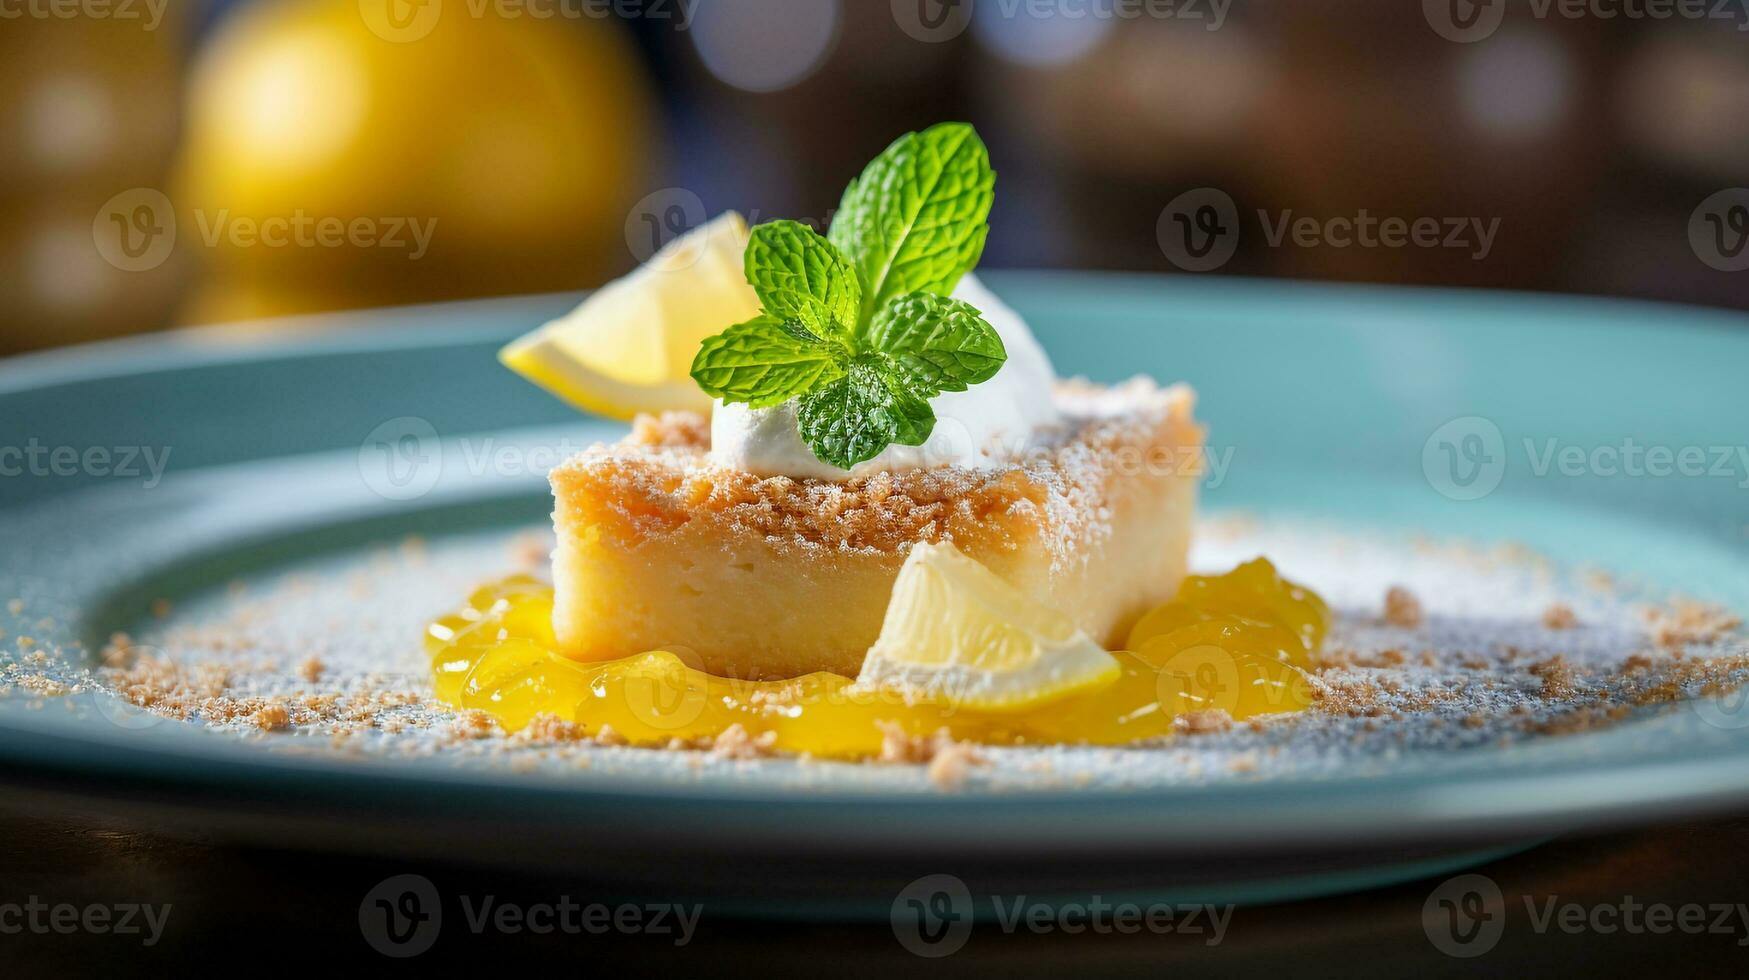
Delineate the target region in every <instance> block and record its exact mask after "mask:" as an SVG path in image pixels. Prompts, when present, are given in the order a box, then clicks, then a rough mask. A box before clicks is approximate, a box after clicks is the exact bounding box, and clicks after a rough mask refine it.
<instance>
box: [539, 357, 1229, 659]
mask: <svg viewBox="0 0 1749 980" xmlns="http://www.w3.org/2000/svg"><path fill="white" fill-rule="evenodd" d="M1041 397H1046V396H1045V395H1044V393H1042V392H1041ZM1049 397H1054V399H1055V401H1056V404H1057V408H1058V409H1059V411H1060V413H1061V416H1062V420H1063V421H1062V422H1061V423H1060V424H1057V425H1052V426H1048V427H1045V428H1042V429H1040V430H1038V431H1035V432H1033V433H1030V434H1029V435H1028V437H1027V438H1026V439H1024V440H1023V444H1022V445H1018V446H1014V447H1011V448H1010V449H1009V451H1007V452H1005V453H1001V454H998V455H997V456H996V457H995V459H994V460H993V461H992V462H990V463H989V464H988V465H979V466H975V467H974V466H940V467H934V468H922V469H911V470H897V471H880V472H876V473H873V474H869V475H864V476H858V477H854V478H851V479H849V480H844V481H836V480H819V479H797V478H791V477H783V476H775V477H761V476H756V475H754V474H751V473H748V472H745V471H742V470H739V469H735V468H732V467H727V466H723V465H721V464H718V463H716V462H715V461H713V460H712V459H711V457H710V455H709V448H710V424H709V420H708V419H706V418H705V417H704V416H701V415H697V414H693V413H688V412H669V413H664V414H663V415H661V416H648V415H646V416H641V417H640V418H639V419H638V420H637V421H636V422H635V423H634V425H633V429H632V432H631V434H630V435H628V436H627V437H626V438H624V439H622V440H621V441H619V442H616V443H612V444H598V445H596V446H592V447H590V448H589V449H587V450H584V451H583V452H581V453H579V454H577V455H576V456H574V457H572V458H571V459H569V460H567V461H565V462H564V463H563V464H561V465H560V466H558V467H556V468H555V469H554V470H553V472H552V485H553V495H554V500H555V509H554V514H553V523H554V526H555V528H556V530H557V532H558V548H557V550H556V551H555V552H554V555H553V585H554V590H555V605H554V615H553V625H554V629H555V632H556V634H557V638H558V642H559V645H560V648H561V649H562V650H563V651H564V652H565V653H566V654H567V655H569V656H572V657H575V658H577V659H581V660H607V659H613V658H618V657H624V656H629V655H631V654H635V653H640V652H644V651H649V650H669V651H672V652H675V653H677V654H679V655H680V656H682V657H683V658H685V659H687V660H688V661H689V662H690V663H691V664H692V666H695V667H698V668H700V669H703V670H707V671H710V672H711V673H714V674H718V675H721V676H728V677H741V678H760V679H765V678H774V677H787V676H794V675H797V674H802V673H807V672H809V671H815V670H829V671H835V672H838V673H842V674H849V675H854V674H856V673H857V670H858V669H859V668H860V666H861V664H862V660H863V656H864V654H865V653H866V652H867V650H868V648H869V647H870V645H871V644H873V643H874V641H875V639H876V638H877V636H879V634H880V630H881V621H882V618H883V615H884V614H885V611H886V608H887V602H888V598H889V597H890V595H891V593H892V588H893V581H894V579H895V578H896V577H897V575H898V573H899V568H900V566H901V565H902V564H903V563H904V561H905V557H906V555H907V554H908V552H909V551H910V549H911V546H912V545H914V544H916V543H917V542H931V543H936V542H943V541H945V542H950V543H952V544H953V545H954V546H955V547H957V548H958V549H959V550H960V551H962V552H963V553H965V554H966V555H968V556H970V557H972V558H975V559H977V560H978V561H979V562H982V563H983V564H984V565H986V566H987V567H989V568H990V569H991V570H992V571H994V572H995V573H996V574H998V575H1000V576H1002V577H1003V578H1004V579H1006V580H1007V581H1008V582H1009V583H1010V584H1012V585H1014V586H1015V587H1016V588H1018V589H1020V590H1021V591H1022V592H1023V593H1025V594H1027V595H1029V596H1031V597H1033V598H1035V599H1036V600H1037V601H1039V602H1040V603H1044V604H1046V605H1049V606H1050V607H1051V608H1054V609H1056V610H1059V611H1060V612H1062V613H1064V614H1066V615H1067V616H1068V617H1069V618H1070V619H1072V620H1073V621H1074V622H1075V624H1076V625H1077V626H1079V627H1080V628H1081V629H1082V630H1084V631H1086V632H1087V634H1088V635H1089V636H1091V637H1093V638H1094V639H1096V640H1099V641H1100V642H1102V643H1104V644H1105V645H1107V646H1108V647H1114V646H1116V645H1118V644H1120V643H1121V642H1122V639H1123V636H1124V635H1125V632H1126V631H1127V630H1128V628H1129V626H1130V625H1131V624H1132V623H1133V622H1134V621H1135V619H1136V618H1137V617H1139V616H1140V615H1141V613H1142V612H1143V611H1145V610H1146V609H1147V608H1148V607H1149V606H1150V605H1152V604H1155V603H1158V602H1160V601H1162V600H1164V599H1166V598H1168V597H1170V596H1171V595H1172V594H1173V591H1174V590H1175V589H1176V588H1177V586H1178V582H1179V580H1180V579H1181V578H1182V577H1183V575H1184V567H1185V559H1186V552H1187V550H1188V547H1189V543H1190V527H1191V518H1192V515H1193V512H1194V510H1195V505H1196V488H1197V484H1198V482H1199V480H1200V476H1201V472H1202V467H1201V463H1202V446H1203V431H1202V427H1201V426H1200V425H1199V424H1198V423H1197V422H1196V421H1195V420H1194V418H1193V416H1192V407H1193V403H1194V395H1193V393H1192V392H1191V390H1190V389H1189V388H1187V387H1185V386H1183V385H1175V386H1172V387H1167V388H1161V387H1159V386H1157V385H1155V384H1154V383H1153V382H1151V381H1148V380H1146V379H1140V378H1139V379H1136V380H1133V381H1130V382H1126V383H1124V384H1122V385H1117V386H1113V387H1099V386H1095V385H1091V384H1087V383H1085V382H1077V381H1071V382H1064V383H1061V384H1058V385H1057V386H1056V388H1055V391H1054V392H1053V393H1052V395H1050V396H1049Z"/></svg>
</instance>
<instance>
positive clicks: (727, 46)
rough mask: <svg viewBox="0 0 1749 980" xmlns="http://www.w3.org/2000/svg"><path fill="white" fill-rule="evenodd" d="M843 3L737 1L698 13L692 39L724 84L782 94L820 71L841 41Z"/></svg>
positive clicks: (706, 7) (705, 7)
mask: <svg viewBox="0 0 1749 980" xmlns="http://www.w3.org/2000/svg"><path fill="white" fill-rule="evenodd" d="M839 2H840V0H735V2H733V3H707V4H702V5H700V6H699V8H698V13H697V15H696V16H695V18H694V20H693V23H692V27H691V29H690V30H689V32H688V33H689V35H690V36H691V38H692V43H693V46H694V48H695V49H696V50H697V51H698V56H699V59H700V60H701V61H703V62H704V66H705V67H706V68H707V69H709V70H710V73H711V74H712V75H715V76H716V77H717V78H718V80H720V81H722V82H724V83H725V84H728V85H732V86H734V87H735V88H738V89H742V90H744V91H748V92H777V91H781V90H783V89H786V88H790V87H792V86H794V85H797V84H799V83H801V82H802V81H803V80H805V79H807V78H808V77H809V76H811V75H813V74H814V73H815V72H816V71H818V70H819V68H820V65H821V64H822V63H823V62H824V61H825V60H826V58H827V56H829V55H830V54H831V53H832V48H833V46H834V45H835V44H836V43H837V40H838V31H839V23H840V19H841V11H840V10H839Z"/></svg>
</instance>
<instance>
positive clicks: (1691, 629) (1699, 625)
mask: <svg viewBox="0 0 1749 980" xmlns="http://www.w3.org/2000/svg"><path fill="white" fill-rule="evenodd" d="M1646 624H1647V626H1648V627H1649V628H1650V631H1651V634H1652V642H1654V643H1656V644H1657V645H1658V646H1661V647H1663V648H1665V649H1672V648H1678V647H1684V646H1687V645H1688V644H1690V643H1714V642H1717V641H1719V640H1722V639H1724V638H1725V637H1726V636H1728V635H1729V634H1730V633H1731V631H1732V630H1734V629H1736V628H1737V627H1739V626H1741V625H1743V621H1742V620H1741V619H1740V618H1738V617H1737V616H1735V615H1733V614H1731V613H1730V612H1728V611H1726V610H1724V609H1721V608H1719V607H1718V606H1711V605H1707V604H1706V603H1704V602H1695V601H1693V600H1691V599H1682V600H1678V601H1676V602H1675V603H1672V604H1671V605H1670V607H1669V608H1665V609H1649V610H1647V611H1646Z"/></svg>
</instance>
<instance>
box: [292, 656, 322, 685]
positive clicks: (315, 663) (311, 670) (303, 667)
mask: <svg viewBox="0 0 1749 980" xmlns="http://www.w3.org/2000/svg"><path fill="white" fill-rule="evenodd" d="M327 669H328V665H327V664H325V663H323V662H322V658H321V657H310V658H309V659H307V660H305V661H304V662H303V663H301V664H299V665H298V676H299V677H302V678H303V679H304V680H306V681H309V682H310V683H311V684H314V683H316V682H317V681H319V680H321V679H322V672H323V671H325V670H327Z"/></svg>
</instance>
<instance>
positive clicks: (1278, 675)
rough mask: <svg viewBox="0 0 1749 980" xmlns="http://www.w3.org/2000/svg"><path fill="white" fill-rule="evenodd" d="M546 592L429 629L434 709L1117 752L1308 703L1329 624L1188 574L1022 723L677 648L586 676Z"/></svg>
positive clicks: (637, 727)
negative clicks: (1110, 650) (759, 676)
mask: <svg viewBox="0 0 1749 980" xmlns="http://www.w3.org/2000/svg"><path fill="white" fill-rule="evenodd" d="M552 610H553V590H552V587H551V586H550V585H548V584H546V583H544V582H541V581H539V580H537V579H535V578H532V577H529V576H516V577H512V578H508V579H505V580H503V581H500V582H497V583H494V584H491V585H488V586H485V587H483V588H481V589H479V590H478V591H476V592H475V593H474V594H473V595H472V596H470V597H469V599H468V603H467V605H466V606H465V607H464V608H462V609H461V610H459V611H458V612H455V613H453V614H451V615H447V616H444V617H441V618H439V619H437V620H436V621H434V622H432V623H431V624H430V625H429V627H428V628H427V631H426V638H425V642H426V646H427V649H428V651H429V652H430V654H431V664H432V670H433V674H434V678H435V685H436V692H437V696H438V697H439V698H440V699H441V700H443V701H445V702H447V703H449V704H453V705H455V706H457V707H460V708H463V709H478V710H482V711H485V712H487V713H488V714H490V715H491V716H492V717H493V718H495V719H496V720H497V721H498V722H499V724H500V725H501V726H502V727H503V728H505V729H506V730H508V731H517V730H520V729H522V728H524V727H526V726H527V725H528V724H529V723H530V722H531V721H533V720H534V719H535V718H537V717H540V716H556V717H558V718H560V719H563V720H565V721H569V722H573V723H576V724H578V725H580V726H582V728H583V730H584V731H585V732H586V733H590V734H600V733H602V732H603V731H605V730H608V729H611V730H612V731H613V732H615V733H617V734H618V736H620V737H621V738H624V739H625V740H626V741H628V742H630V743H632V744H636V745H650V746H664V745H669V744H671V743H673V742H674V741H675V740H679V741H681V742H683V743H693V742H696V741H698V740H702V739H709V738H713V737H715V736H717V735H720V734H722V733H723V732H725V731H727V730H728V729H729V728H730V727H731V726H734V725H740V726H741V727H742V728H743V729H744V730H745V731H746V732H747V733H748V734H749V735H751V736H754V737H756V738H761V739H762V742H764V743H766V744H769V745H770V747H771V748H773V749H775V750H779V751H786V752H795V753H808V754H812V755H816V756H823V757H832V758H847V759H854V758H864V757H868V756H872V755H877V754H879V752H880V751H881V746H882V740H883V737H884V734H883V729H886V730H891V729H892V728H893V727H895V726H896V727H897V728H898V729H899V730H902V731H903V732H905V733H906V734H908V735H912V736H917V737H922V736H928V735H932V734H934V733H936V732H938V731H940V730H942V729H946V730H947V731H948V732H949V733H950V734H951V735H952V736H953V737H954V738H956V739H961V740H966V741H973V742H979V743H984V744H992V745H1027V744H1053V743H1085V744H1096V745H1121V744H1125V743H1129V742H1134V741H1138V740H1142V739H1150V738H1159V737H1162V736H1167V735H1171V734H1172V733H1173V732H1174V731H1175V730H1176V729H1177V727H1178V724H1179V723H1180V719H1186V718H1192V717H1197V716H1199V715H1200V716H1202V717H1215V718H1219V717H1221V714H1208V715H1203V713H1224V715H1225V717H1228V718H1231V719H1233V720H1243V719H1246V718H1252V717H1255V716H1258V715H1266V714H1275V713H1280V712H1293V711H1299V710H1302V709H1304V708H1305V707H1306V706H1307V705H1308V704H1309V703H1310V701H1311V684H1310V681H1309V678H1308V675H1307V673H1306V671H1307V669H1308V668H1309V667H1310V665H1311V660H1312V655H1313V654H1314V653H1316V652H1317V650H1318V649H1319V647H1320V646H1321V644H1322V643H1323V639H1324V634H1325V632H1326V630H1327V629H1328V626H1329V621H1330V612H1329V609H1328V607H1326V606H1325V604H1324V602H1323V600H1321V599H1320V598H1319V597H1318V596H1317V595H1316V594H1314V593H1313V592H1312V591H1311V590H1309V589H1306V588H1304V587H1302V586H1299V585H1296V584H1294V583H1292V582H1289V581H1287V580H1285V579H1283V578H1281V577H1280V576H1279V575H1278V574H1277V573H1276V570H1275V567H1274V566H1273V565H1272V564H1270V562H1269V561H1268V560H1266V559H1262V558H1259V559H1256V560H1254V561H1251V562H1248V563H1246V564H1244V565H1241V566H1239V567H1238V568H1235V569H1233V570H1232V571H1230V572H1227V573H1225V574H1222V575H1214V576H1196V575H1193V576H1189V577H1188V578H1186V579H1185V580H1184V582H1183V583H1182V584H1181V586H1180V587H1179V590H1178V593H1177V596H1176V597H1175V598H1174V599H1172V600H1171V601H1169V602H1166V603H1164V604H1162V605H1160V606H1157V607H1155V608H1154V609H1152V610H1151V611H1149V612H1148V613H1147V614H1146V615H1145V616H1143V617H1142V618H1141V619H1140V620H1139V621H1138V622H1137V623H1136V625H1135V626H1134V628H1132V629H1131V631H1130V634H1129V638H1128V643H1127V647H1128V649H1126V650H1122V651H1117V652H1115V653H1114V654H1112V656H1113V657H1114V658H1115V659H1116V661H1117V663H1118V666H1119V670H1118V671H1117V672H1116V673H1115V676H1114V677H1113V678H1112V679H1110V680H1107V681H1105V682H1103V683H1101V684H1099V685H1097V686H1095V687H1091V688H1084V689H1082V690H1080V691H1078V692H1076V693H1073V694H1069V695H1067V696H1064V697H1061V698H1058V699H1056V700H1053V701H1051V702H1049V703H1047V704H1042V705H1029V706H1027V707H1026V708H1024V709H1023V710H1018V711H992V710H988V709H987V708H973V707H971V706H969V705H967V704H964V703H960V701H959V700H958V699H957V698H956V697H955V692H954V691H953V690H951V689H950V688H949V689H934V690H928V691H917V690H907V689H904V688H900V687H895V686H891V685H874V684H866V683H859V682H858V681H857V680H856V679H853V678H850V677H846V676H843V675H840V674H835V673H828V672H817V673H811V674H806V675H803V676H800V677H793V678H789V679H785V680H757V681H755V680H742V679H738V678H733V677H720V676H715V675H712V674H708V673H705V672H703V671H701V670H698V669H696V668H695V667H694V666H692V665H690V664H689V663H688V660H689V659H690V658H689V657H688V653H687V651H685V650H656V651H651V652H649V653H643V654H638V655H635V656H631V657H625V658H622V659H619V660H611V661H598V662H584V661H577V660H572V659H570V658H567V657H565V656H564V655H562V654H560V653H559V652H558V651H557V647H558V644H557V641H556V640H555V638H554V635H553V625H552Z"/></svg>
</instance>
